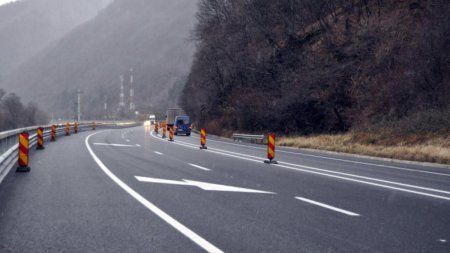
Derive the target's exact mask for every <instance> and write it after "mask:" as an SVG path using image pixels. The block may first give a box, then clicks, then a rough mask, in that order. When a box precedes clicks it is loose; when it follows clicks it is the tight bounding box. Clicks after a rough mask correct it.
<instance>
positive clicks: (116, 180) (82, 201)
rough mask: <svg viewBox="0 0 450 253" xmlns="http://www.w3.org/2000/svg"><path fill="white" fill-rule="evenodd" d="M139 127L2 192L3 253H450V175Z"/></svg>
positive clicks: (81, 143) (51, 161)
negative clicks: (270, 156) (272, 159)
mask: <svg viewBox="0 0 450 253" xmlns="http://www.w3.org/2000/svg"><path fill="white" fill-rule="evenodd" d="M199 142H200V141H199V136H198V135H196V134H193V135H192V136H190V137H185V136H175V141H174V142H169V141H168V140H167V139H162V138H161V136H159V135H157V134H155V133H154V132H151V131H146V130H145V129H144V128H143V127H136V128H129V129H117V130H105V131H98V132H95V133H94V132H83V133H79V134H77V135H72V136H70V137H66V138H60V139H58V140H57V142H56V143H51V144H48V145H47V146H46V149H45V150H44V151H35V152H33V153H32V154H31V157H30V160H31V173H28V174H18V173H15V172H11V173H10V174H9V175H8V176H7V177H6V178H5V180H4V182H3V183H2V184H0V252H103V251H104V252H330V253H331V252H450V170H448V169H442V168H433V167H426V166H420V165H412V164H411V165H405V164H400V163H393V162H380V161H375V160H370V159H363V158H351V157H348V156H345V155H331V154H325V153H321V152H311V151H309V152H307V151H301V150H294V149H285V148H277V153H276V160H278V162H279V163H278V164H271V165H269V164H265V163H264V162H263V161H264V160H265V156H266V154H265V152H266V149H265V147H264V146H258V145H251V144H241V143H233V142H231V141H229V140H225V139H221V138H209V137H208V140H207V146H208V149H207V150H200V149H199Z"/></svg>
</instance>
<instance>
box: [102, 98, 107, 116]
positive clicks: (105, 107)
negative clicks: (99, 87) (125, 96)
mask: <svg viewBox="0 0 450 253" xmlns="http://www.w3.org/2000/svg"><path fill="white" fill-rule="evenodd" d="M103 109H105V119H107V118H108V97H107V96H106V95H105V102H104V104H103Z"/></svg>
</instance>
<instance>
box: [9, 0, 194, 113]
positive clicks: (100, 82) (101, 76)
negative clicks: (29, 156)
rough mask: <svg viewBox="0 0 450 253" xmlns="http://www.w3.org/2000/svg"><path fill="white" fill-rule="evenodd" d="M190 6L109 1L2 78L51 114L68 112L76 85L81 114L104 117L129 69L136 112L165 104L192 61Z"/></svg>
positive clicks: (112, 109)
mask: <svg viewBox="0 0 450 253" xmlns="http://www.w3.org/2000/svg"><path fill="white" fill-rule="evenodd" d="M196 7H197V4H196V2H195V1H181V0H164V1H162V0H133V1H130V0H116V1H114V2H113V3H112V4H111V5H109V6H108V7H107V8H105V9H104V10H103V11H102V12H101V13H100V14H99V15H98V16H97V17H95V18H94V19H93V20H91V21H89V22H87V23H85V24H83V25H81V26H79V27H77V28H76V29H74V30H73V31H72V32H71V33H70V34H67V35H66V36H64V37H63V38H62V39H60V40H58V41H57V42H55V43H54V44H53V45H52V46H50V47H47V48H46V49H45V50H44V51H43V52H41V53H39V55H37V56H36V57H34V58H33V59H32V60H30V61H27V62H26V63H24V64H23V65H22V66H20V67H19V68H18V69H17V71H15V72H14V73H13V74H12V75H11V77H10V78H8V80H7V84H8V85H9V86H10V87H15V88H14V90H12V91H15V92H17V93H18V94H19V95H20V96H22V97H23V98H24V100H33V101H35V102H36V103H38V104H40V105H41V106H42V107H43V108H44V109H47V110H49V111H50V109H51V111H52V112H54V113H55V116H56V117H72V116H73V107H74V98H75V91H76V89H81V90H82V91H83V92H84V93H83V112H84V115H85V117H87V118H89V117H103V116H105V114H108V115H109V116H110V115H112V114H115V113H116V112H117V105H118V103H119V87H120V81H119V76H120V75H124V76H125V80H126V83H125V85H126V86H125V88H126V92H127V93H128V89H127V84H128V80H129V77H128V71H129V69H130V68H133V70H134V80H135V89H136V91H135V93H136V98H135V101H136V105H137V110H140V111H143V112H147V111H149V110H151V108H156V109H158V108H166V106H167V105H168V103H176V101H175V100H176V97H177V96H175V95H171V94H170V95H169V91H176V90H180V88H177V86H180V85H182V84H183V80H184V79H185V78H186V75H187V72H188V70H189V67H190V64H191V61H192V60H191V59H192V55H193V50H194V47H193V44H192V43H191V42H189V41H188V39H189V37H190V31H191V29H192V28H193V26H194V21H195V11H196ZM24 73H26V74H24ZM105 96H106V101H107V105H108V110H107V112H105V111H104V108H103V106H104V101H105ZM156 109H152V110H156Z"/></svg>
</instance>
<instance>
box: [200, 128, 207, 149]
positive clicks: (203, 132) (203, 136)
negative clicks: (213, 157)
mask: <svg viewBox="0 0 450 253" xmlns="http://www.w3.org/2000/svg"><path fill="white" fill-rule="evenodd" d="M200 145H201V146H200V149H207V147H206V130H205V129H204V128H202V129H200Z"/></svg>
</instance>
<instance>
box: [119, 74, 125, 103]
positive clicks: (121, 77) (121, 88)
mask: <svg viewBox="0 0 450 253" xmlns="http://www.w3.org/2000/svg"><path fill="white" fill-rule="evenodd" d="M119 108H120V109H122V108H125V93H124V88H123V75H120V101H119Z"/></svg>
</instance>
